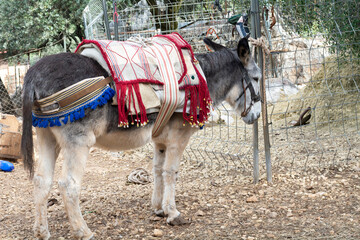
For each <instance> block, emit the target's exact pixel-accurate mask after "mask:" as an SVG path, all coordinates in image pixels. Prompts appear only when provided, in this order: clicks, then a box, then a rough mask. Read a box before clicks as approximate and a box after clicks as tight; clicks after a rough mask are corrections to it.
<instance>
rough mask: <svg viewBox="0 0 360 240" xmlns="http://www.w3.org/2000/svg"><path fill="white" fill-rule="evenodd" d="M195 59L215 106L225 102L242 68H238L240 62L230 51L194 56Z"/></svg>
mask: <svg viewBox="0 0 360 240" xmlns="http://www.w3.org/2000/svg"><path fill="white" fill-rule="evenodd" d="M196 58H197V60H198V61H199V62H200V66H201V68H202V70H203V72H204V74H205V77H206V81H207V84H208V89H209V92H210V96H211V99H212V101H213V104H214V105H215V106H216V105H218V104H219V103H221V102H222V101H224V100H225V98H226V96H227V94H228V92H229V91H230V90H231V88H232V87H233V86H234V84H235V80H236V79H237V78H236V76H238V75H237V74H241V72H240V71H241V70H242V69H243V67H242V66H241V68H240V67H239V65H241V64H240V61H239V60H238V59H237V58H236V57H235V55H234V53H232V52H231V51H230V50H222V51H217V52H212V53H206V54H196Z"/></svg>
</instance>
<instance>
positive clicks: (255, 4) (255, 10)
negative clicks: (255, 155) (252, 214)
mask: <svg viewBox="0 0 360 240" xmlns="http://www.w3.org/2000/svg"><path fill="white" fill-rule="evenodd" d="M251 14H252V22H251V23H252V24H254V25H252V32H253V31H255V38H260V37H261V27H260V10H259V1H258V0H252V1H251ZM252 36H253V37H254V35H252ZM258 59H259V61H258V64H259V66H260V68H261V70H262V73H263V76H262V81H261V83H260V92H261V97H262V100H263V101H262V104H261V108H262V119H263V135H264V148H265V160H266V178H267V181H268V182H272V169H271V156H270V137H269V127H268V116H267V103H266V91H265V81H264V78H265V76H264V71H263V70H264V69H263V62H264V56H263V52H262V51H261V50H260V49H259V51H258Z"/></svg>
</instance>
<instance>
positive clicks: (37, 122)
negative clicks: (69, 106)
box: [32, 87, 116, 128]
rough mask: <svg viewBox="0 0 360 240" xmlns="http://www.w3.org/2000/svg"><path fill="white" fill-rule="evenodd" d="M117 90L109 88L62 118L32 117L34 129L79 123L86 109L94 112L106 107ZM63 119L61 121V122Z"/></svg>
mask: <svg viewBox="0 0 360 240" xmlns="http://www.w3.org/2000/svg"><path fill="white" fill-rule="evenodd" d="M115 93H116V92H115V90H114V89H112V88H110V87H108V88H107V89H106V90H105V91H104V92H102V94H100V95H99V96H97V97H96V98H94V99H92V100H90V102H88V103H86V104H85V105H83V106H81V107H79V108H77V109H75V110H74V111H72V112H70V113H66V114H65V115H62V116H57V117H49V118H40V117H36V116H34V114H33V115H32V125H33V126H34V127H39V128H47V127H54V126H59V127H60V126H62V125H66V124H67V123H68V122H69V120H70V122H71V123H72V122H74V121H77V120H79V119H82V118H84V117H85V109H88V108H91V109H92V110H94V109H96V108H97V107H101V106H103V105H105V104H106V103H107V102H108V101H109V100H110V99H112V97H113V96H114V95H115ZM60 119H61V120H60Z"/></svg>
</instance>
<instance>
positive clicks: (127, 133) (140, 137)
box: [95, 126, 152, 151]
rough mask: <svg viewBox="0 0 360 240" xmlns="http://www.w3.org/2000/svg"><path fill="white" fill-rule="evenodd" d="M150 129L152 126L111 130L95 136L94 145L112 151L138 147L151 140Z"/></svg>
mask: <svg viewBox="0 0 360 240" xmlns="http://www.w3.org/2000/svg"><path fill="white" fill-rule="evenodd" d="M151 131H152V126H148V127H143V128H136V129H134V130H130V129H129V130H123V129H121V130H118V131H113V132H110V133H107V134H104V135H101V136H100V137H98V138H96V143H95V146H96V147H100V148H104V149H108V150H113V151H122V150H128V149H132V148H138V147H141V146H144V145H145V144H147V143H148V142H150V141H151Z"/></svg>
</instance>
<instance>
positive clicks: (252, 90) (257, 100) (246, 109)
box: [235, 76, 261, 117]
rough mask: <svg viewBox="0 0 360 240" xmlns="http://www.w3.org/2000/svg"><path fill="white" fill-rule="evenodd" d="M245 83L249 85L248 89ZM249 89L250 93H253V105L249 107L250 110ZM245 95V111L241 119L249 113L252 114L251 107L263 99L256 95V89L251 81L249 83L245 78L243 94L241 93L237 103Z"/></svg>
mask: <svg viewBox="0 0 360 240" xmlns="http://www.w3.org/2000/svg"><path fill="white" fill-rule="evenodd" d="M245 81H246V83H247V85H246V87H245ZM247 89H249V90H250V93H251V103H250V105H249V107H248V108H246V90H247ZM243 95H244V111H243V112H242V113H241V117H246V115H248V113H249V112H250V109H251V107H252V106H253V105H254V104H255V103H256V102H259V101H261V97H260V94H256V93H255V90H254V87H253V85H252V83H251V81H249V80H248V79H247V78H246V77H245V76H244V77H243V92H242V93H240V95H239V97H238V98H237V99H236V101H235V102H237V101H238V100H240V98H241V97H242V96H243Z"/></svg>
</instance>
